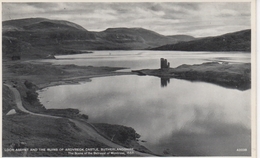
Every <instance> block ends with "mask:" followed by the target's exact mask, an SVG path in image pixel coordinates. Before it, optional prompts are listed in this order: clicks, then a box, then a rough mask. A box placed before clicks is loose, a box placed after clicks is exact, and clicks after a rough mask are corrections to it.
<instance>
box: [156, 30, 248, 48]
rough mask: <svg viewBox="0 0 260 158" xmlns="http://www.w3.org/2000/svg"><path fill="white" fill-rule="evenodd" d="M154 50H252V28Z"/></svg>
mask: <svg viewBox="0 0 260 158" xmlns="http://www.w3.org/2000/svg"><path fill="white" fill-rule="evenodd" d="M153 50H181V51H246V52H250V51H251V30H243V31H239V32H234V33H228V34H224V35H221V36H216V37H207V38H202V39H197V40H193V41H189V42H180V43H177V44H169V45H164V46H160V47H157V48H154V49H153Z"/></svg>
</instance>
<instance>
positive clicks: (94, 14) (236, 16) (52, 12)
mask: <svg viewBox="0 0 260 158" xmlns="http://www.w3.org/2000/svg"><path fill="white" fill-rule="evenodd" d="M2 6H3V7H2V8H3V16H2V17H3V20H11V19H19V18H33V17H43V18H50V19H59V20H68V21H71V22H74V23H77V24H79V25H82V26H83V27H85V28H86V29H87V30H92V31H100V30H105V29H106V28H111V27H120V26H121V27H143V28H147V29H151V30H153V31H155V32H158V33H160V34H165V35H173V34H187V33H188V34H189V35H193V36H196V37H201V36H211V35H220V34H224V33H227V31H231V32H232V31H233V32H234V31H238V29H249V28H250V17H251V11H250V3H248V2H247V3H246V2H242V3H235V2H233V3H231V2H229V3H224V2H214V3H209V2H205V3H201V2H200V3H198V2H193V3H186V2H185V3H184V2H178V3H177V2H175V3H173V2H161V3H147V2H138V3H137V2H135V3H130V2H127V3H122V2H121V3H115V2H114V3H112V2H110V3H101V2H98V3H94V2H92V3H90V2H89V3H80V2H73V3H72V2H70V3H40V2H39V3H7V2H5V3H3V5H2ZM219 28H221V29H219ZM224 28H226V29H224ZM232 28H233V30H232ZM203 30H206V31H203ZM203 32H204V34H203Z"/></svg>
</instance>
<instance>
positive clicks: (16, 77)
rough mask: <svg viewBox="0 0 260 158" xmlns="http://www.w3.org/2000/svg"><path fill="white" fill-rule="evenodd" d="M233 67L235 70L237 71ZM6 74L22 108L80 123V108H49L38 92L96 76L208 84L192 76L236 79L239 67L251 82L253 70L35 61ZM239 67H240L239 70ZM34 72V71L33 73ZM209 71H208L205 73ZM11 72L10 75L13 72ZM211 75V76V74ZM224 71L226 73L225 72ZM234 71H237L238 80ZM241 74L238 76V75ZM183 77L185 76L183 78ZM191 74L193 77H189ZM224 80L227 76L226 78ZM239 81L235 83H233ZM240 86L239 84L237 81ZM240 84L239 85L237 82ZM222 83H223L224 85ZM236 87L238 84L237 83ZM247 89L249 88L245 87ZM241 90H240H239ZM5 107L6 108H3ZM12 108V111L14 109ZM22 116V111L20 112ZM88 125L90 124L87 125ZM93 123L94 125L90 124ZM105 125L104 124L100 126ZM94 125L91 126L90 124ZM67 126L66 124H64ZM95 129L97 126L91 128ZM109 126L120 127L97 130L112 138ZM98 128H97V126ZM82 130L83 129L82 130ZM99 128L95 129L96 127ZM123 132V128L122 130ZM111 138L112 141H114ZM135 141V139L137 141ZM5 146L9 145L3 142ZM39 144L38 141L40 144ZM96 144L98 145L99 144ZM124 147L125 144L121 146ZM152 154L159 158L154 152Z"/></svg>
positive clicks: (135, 143) (209, 65)
mask: <svg viewBox="0 0 260 158" xmlns="http://www.w3.org/2000/svg"><path fill="white" fill-rule="evenodd" d="M234 65H236V66H235V69H234ZM3 66H4V69H3V70H4V71H5V72H8V73H7V74H5V73H4V74H5V75H4V76H3V81H4V83H5V84H10V85H12V86H13V87H15V88H16V89H18V91H19V92H20V94H21V97H22V102H23V106H24V108H25V109H26V110H28V111H30V112H33V113H38V114H40V115H41V114H43V115H51V116H53V117H62V119H72V120H78V121H84V122H85V121H87V120H88V116H87V114H86V115H84V114H83V115H82V114H80V111H79V110H78V109H70V108H68V109H46V108H45V107H44V105H43V104H42V103H40V101H39V98H38V92H37V91H40V90H43V89H44V88H47V87H52V86H58V85H71V84H80V82H91V79H92V78H97V77H107V76H119V75H151V76H157V77H160V78H164V79H168V78H179V79H185V80H195V81H198V80H199V81H203V82H207V79H208V78H195V79H194V78H190V77H191V76H199V77H200V76H206V77H213V78H219V77H216V75H215V76H214V75H212V73H213V74H214V73H216V72H218V70H219V69H223V68H224V69H227V68H229V69H227V70H228V74H226V77H227V78H230V77H231V79H237V78H236V77H237V76H236V75H238V74H239V72H240V71H237V70H240V68H242V72H244V74H243V73H240V75H241V74H242V77H245V79H246V81H250V79H248V76H250V74H251V69H250V65H249V64H219V63H216V62H209V63H203V64H197V65H181V66H179V67H177V68H167V69H144V70H136V71H132V72H115V71H117V70H120V69H123V68H113V67H93V66H77V65H54V64H51V63H41V62H39V63H36V62H31V63H30V62H13V63H12V62H10V63H7V65H5V64H3ZM237 66H238V67H237ZM30 70H34V71H30ZM205 70H206V71H205ZM231 70H232V71H231ZM10 72H11V73H10ZM209 72H210V74H211V75H208V74H207V73H209ZM221 72H222V73H223V72H224V74H225V73H226V71H222V70H221ZM234 72H236V75H235V78H234V77H232V76H234ZM237 73H238V74H237ZM183 74H184V75H183ZM216 74H217V75H222V77H221V78H223V74H219V73H216ZM190 75H191V76H190ZM224 79H225V76H224ZM233 81H236V80H233ZM210 83H213V84H219V83H218V82H216V81H215V80H213V81H212V80H210ZM235 83H237V82H235ZM238 83H239V82H238ZM221 84H222V83H221ZM235 85H236V84H235ZM222 86H223V87H227V88H230V87H228V86H226V85H223V84H222ZM246 87H248V85H247V86H246ZM231 88H235V89H239V88H241V87H234V86H233V87H231ZM239 90H240V89H239ZM4 106H5V105H4ZM11 109H13V108H11ZM18 113H19V112H18ZM4 117H5V118H9V116H4ZM24 117H26V118H28V117H29V118H30V116H24ZM72 122H74V125H73V127H74V126H75V129H77V128H76V127H77V125H79V124H78V123H77V122H75V121H72ZM75 123H76V124H77V125H76V124H75ZM88 123H89V122H88ZM89 124H91V123H89ZM99 124H102V123H99ZM91 125H92V124H91ZM63 126H67V125H63ZM92 126H94V125H92ZM105 126H110V127H111V128H112V127H113V128H114V130H115V132H119V131H117V130H118V129H117V128H118V127H115V126H113V125H110V124H102V126H100V128H99V129H98V130H95V131H96V132H97V133H99V134H100V135H102V136H103V137H105V138H106V139H108V140H109V139H110V138H111V136H110V137H109V136H108V133H106V132H105V133H103V132H104V129H103V127H105ZM118 126H120V127H123V126H121V125H118ZM94 127H95V126H94ZM3 128H4V126H3ZM81 128H82V129H83V127H81ZM84 128H87V127H86V126H85V125H84ZM95 129H96V127H95ZM119 129H121V128H119ZM126 129H127V130H130V131H131V129H132V128H131V127H128V128H126ZM55 139H57V138H55ZM111 139H112V138H111ZM135 139H136V138H135ZM135 139H133V138H131V139H130V140H129V141H128V142H129V144H128V145H130V146H128V147H131V145H133V146H135V148H139V150H140V151H144V152H145V153H148V154H151V153H152V151H149V149H147V148H146V147H144V146H142V145H140V144H139V143H138V141H137V140H135ZM94 142H96V140H94ZM4 143H6V142H4ZM38 143H39V142H38ZM96 143H97V142H96ZM121 145H123V146H124V144H121ZM152 155H156V154H154V153H152Z"/></svg>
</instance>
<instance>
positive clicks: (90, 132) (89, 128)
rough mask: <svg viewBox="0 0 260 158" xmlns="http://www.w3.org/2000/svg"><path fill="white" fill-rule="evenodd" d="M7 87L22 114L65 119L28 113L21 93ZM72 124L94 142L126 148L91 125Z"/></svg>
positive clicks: (76, 121) (136, 152)
mask: <svg viewBox="0 0 260 158" xmlns="http://www.w3.org/2000/svg"><path fill="white" fill-rule="evenodd" d="M4 85H5V86H7V87H8V88H9V89H10V90H11V91H12V92H13V94H14V97H15V103H16V106H17V108H18V109H19V110H21V111H22V112H25V113H29V114H31V115H35V116H41V117H48V118H55V119H56V118H63V117H58V116H51V115H46V114H38V113H33V112H31V111H28V110H26V109H25V108H24V106H23V104H22V99H21V95H20V93H19V91H18V90H17V89H16V88H14V87H13V86H11V85H9V84H4ZM69 120H70V121H71V122H73V123H75V125H76V126H77V127H78V128H80V129H81V130H82V131H83V132H85V133H87V134H88V135H89V136H91V137H92V138H93V139H94V140H96V141H98V142H101V143H103V144H105V145H107V146H109V147H111V148H125V147H123V146H121V145H118V144H116V143H114V142H111V141H110V140H108V139H106V138H105V137H103V136H102V135H100V134H99V133H98V132H97V131H96V130H95V129H94V128H93V127H92V126H91V125H88V124H87V123H83V122H81V121H78V120H75V119H69ZM134 154H135V155H138V156H149V157H150V156H155V155H151V154H148V153H142V152H139V151H134Z"/></svg>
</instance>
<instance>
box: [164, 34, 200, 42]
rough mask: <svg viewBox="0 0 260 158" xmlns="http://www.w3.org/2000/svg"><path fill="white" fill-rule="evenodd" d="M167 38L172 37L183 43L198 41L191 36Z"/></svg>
mask: <svg viewBox="0 0 260 158" xmlns="http://www.w3.org/2000/svg"><path fill="white" fill-rule="evenodd" d="M167 37H170V38H173V39H175V40H178V41H182V42H187V41H192V40H195V39H196V38H195V37H193V36H189V35H171V36H167Z"/></svg>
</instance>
